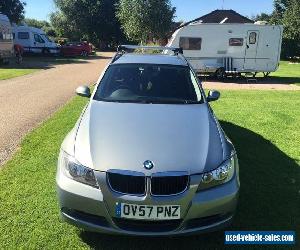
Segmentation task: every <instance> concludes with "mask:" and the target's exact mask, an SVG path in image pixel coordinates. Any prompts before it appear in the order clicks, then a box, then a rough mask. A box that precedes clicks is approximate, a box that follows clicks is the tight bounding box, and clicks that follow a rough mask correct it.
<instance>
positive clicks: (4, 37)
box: [0, 32, 12, 41]
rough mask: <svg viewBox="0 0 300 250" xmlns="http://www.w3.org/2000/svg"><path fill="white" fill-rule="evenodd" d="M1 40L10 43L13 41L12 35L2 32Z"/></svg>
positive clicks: (0, 33)
mask: <svg viewBox="0 0 300 250" xmlns="http://www.w3.org/2000/svg"><path fill="white" fill-rule="evenodd" d="M0 40H7V41H10V40H12V36H11V34H10V33H3V32H0Z"/></svg>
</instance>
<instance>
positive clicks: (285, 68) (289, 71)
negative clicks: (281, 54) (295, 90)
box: [271, 61, 300, 85]
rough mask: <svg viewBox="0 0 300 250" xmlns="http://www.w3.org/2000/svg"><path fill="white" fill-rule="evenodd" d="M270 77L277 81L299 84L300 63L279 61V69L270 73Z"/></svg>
mask: <svg viewBox="0 0 300 250" xmlns="http://www.w3.org/2000/svg"><path fill="white" fill-rule="evenodd" d="M271 77H272V78H273V79H275V80H278V81H279V83H281V82H282V83H289V84H296V85H300V63H298V64H290V62H288V61H281V62H280V66H279V69H278V70H277V71H276V72H274V73H271Z"/></svg>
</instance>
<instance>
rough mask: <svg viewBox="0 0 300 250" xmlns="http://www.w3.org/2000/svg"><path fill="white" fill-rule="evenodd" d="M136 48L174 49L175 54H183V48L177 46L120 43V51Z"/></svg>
mask: <svg viewBox="0 0 300 250" xmlns="http://www.w3.org/2000/svg"><path fill="white" fill-rule="evenodd" d="M136 49H144V50H162V51H163V50H169V51H173V52H174V54H183V49H182V48H177V47H164V46H139V45H119V46H118V50H117V51H118V52H123V53H125V52H128V50H136Z"/></svg>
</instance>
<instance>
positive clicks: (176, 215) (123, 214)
mask: <svg viewBox="0 0 300 250" xmlns="http://www.w3.org/2000/svg"><path fill="white" fill-rule="evenodd" d="M116 216H117V217H119V218H127V219H136V220H176V219H180V206H179V205H163V206H152V205H137V204H127V203H117V204H116Z"/></svg>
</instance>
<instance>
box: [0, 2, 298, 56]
mask: <svg viewBox="0 0 300 250" xmlns="http://www.w3.org/2000/svg"><path fill="white" fill-rule="evenodd" d="M54 3H55V5H56V9H57V11H56V12H54V13H52V14H51V15H50V22H47V21H37V20H35V19H25V22H26V23H27V24H28V25H30V26H35V27H38V28H42V29H43V30H45V31H46V32H47V34H48V35H49V36H52V37H64V38H68V39H70V40H88V41H91V42H92V43H94V44H95V45H96V46H101V45H103V44H119V43H121V42H124V41H127V42H135V43H146V42H150V41H152V42H155V41H160V40H161V39H166V38H167V37H168V36H169V35H170V33H171V32H172V30H174V28H175V27H174V26H173V25H174V23H173V20H174V17H175V12H176V9H175V8H174V7H173V6H172V5H171V2H170V0H54ZM25 5H26V3H25V2H23V1H21V0H4V1H1V2H0V12H2V13H4V14H7V15H8V17H9V18H10V20H11V21H12V22H17V23H18V22H20V21H24V6H25ZM253 19H254V20H265V21H267V22H269V23H271V24H280V25H283V26H284V34H283V46H282V55H283V57H285V58H287V57H295V56H300V1H299V0H274V10H273V12H272V13H271V14H266V13H261V14H259V15H257V16H256V17H253Z"/></svg>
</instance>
